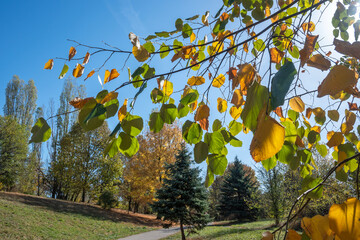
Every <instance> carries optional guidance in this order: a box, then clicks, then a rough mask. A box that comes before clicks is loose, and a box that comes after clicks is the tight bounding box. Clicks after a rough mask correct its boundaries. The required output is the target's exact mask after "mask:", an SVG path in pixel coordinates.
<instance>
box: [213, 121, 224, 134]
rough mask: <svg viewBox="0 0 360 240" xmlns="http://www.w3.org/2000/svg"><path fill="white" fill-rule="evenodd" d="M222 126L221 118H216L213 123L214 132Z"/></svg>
mask: <svg viewBox="0 0 360 240" xmlns="http://www.w3.org/2000/svg"><path fill="white" fill-rule="evenodd" d="M221 127H222V125H221V121H220V120H219V119H215V120H214V122H213V125H212V130H213V132H215V131H217V130H219V129H220V128H221Z"/></svg>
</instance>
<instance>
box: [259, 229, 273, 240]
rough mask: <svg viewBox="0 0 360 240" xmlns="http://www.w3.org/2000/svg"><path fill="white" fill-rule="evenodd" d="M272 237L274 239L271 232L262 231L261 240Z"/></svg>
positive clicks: (269, 239) (271, 239)
mask: <svg viewBox="0 0 360 240" xmlns="http://www.w3.org/2000/svg"><path fill="white" fill-rule="evenodd" d="M273 239H274V235H273V234H272V233H271V232H269V231H266V232H263V233H262V238H261V240H273Z"/></svg>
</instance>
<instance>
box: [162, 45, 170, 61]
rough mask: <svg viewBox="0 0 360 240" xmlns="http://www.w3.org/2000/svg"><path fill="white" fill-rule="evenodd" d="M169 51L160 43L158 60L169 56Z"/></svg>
mask: <svg viewBox="0 0 360 240" xmlns="http://www.w3.org/2000/svg"><path fill="white" fill-rule="evenodd" d="M169 50H170V48H169V47H168V46H167V45H166V44H165V43H162V44H161V46H160V58H164V57H166V56H167V55H169V53H170V51H169Z"/></svg>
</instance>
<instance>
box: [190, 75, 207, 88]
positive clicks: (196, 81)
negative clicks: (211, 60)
mask: <svg viewBox="0 0 360 240" xmlns="http://www.w3.org/2000/svg"><path fill="white" fill-rule="evenodd" d="M204 83H205V78H204V77H202V76H198V77H195V76H192V77H191V78H189V79H188V81H187V84H189V85H190V86H198V85H201V84H204Z"/></svg>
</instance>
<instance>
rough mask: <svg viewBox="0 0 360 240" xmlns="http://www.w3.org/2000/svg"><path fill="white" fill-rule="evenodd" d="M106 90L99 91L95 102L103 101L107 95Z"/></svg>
mask: <svg viewBox="0 0 360 240" xmlns="http://www.w3.org/2000/svg"><path fill="white" fill-rule="evenodd" d="M108 93H109V92H108V90H102V91H100V92H99V93H98V94H97V95H96V101H97V102H98V103H99V102H101V100H103V99H104V97H105V96H106V95H108Z"/></svg>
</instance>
